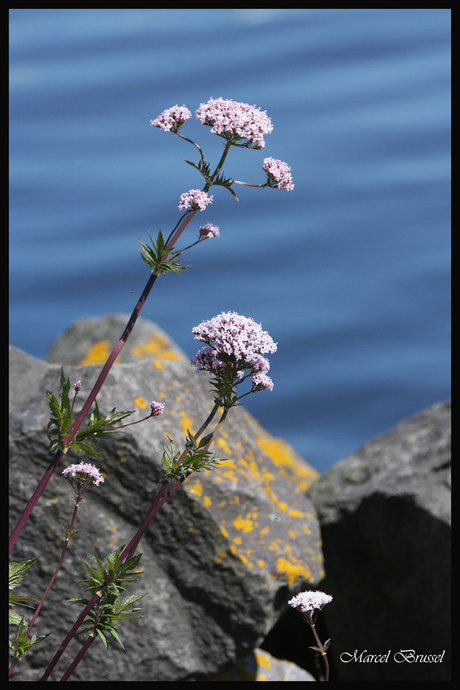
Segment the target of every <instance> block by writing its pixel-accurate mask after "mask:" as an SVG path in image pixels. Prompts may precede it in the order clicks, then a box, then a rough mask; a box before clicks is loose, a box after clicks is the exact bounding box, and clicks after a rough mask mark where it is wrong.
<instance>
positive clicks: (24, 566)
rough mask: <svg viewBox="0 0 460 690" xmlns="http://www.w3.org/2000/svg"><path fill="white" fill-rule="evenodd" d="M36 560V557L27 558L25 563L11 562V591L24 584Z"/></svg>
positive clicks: (9, 581) (9, 580)
mask: <svg viewBox="0 0 460 690" xmlns="http://www.w3.org/2000/svg"><path fill="white" fill-rule="evenodd" d="M36 560H37V558H36V556H35V557H34V558H27V559H26V560H24V561H10V563H9V579H8V586H9V589H14V588H15V587H17V586H18V585H19V584H20V582H22V580H23V579H24V576H25V575H26V573H27V571H28V570H29V568H31V566H32V564H33V563H34V561H36Z"/></svg>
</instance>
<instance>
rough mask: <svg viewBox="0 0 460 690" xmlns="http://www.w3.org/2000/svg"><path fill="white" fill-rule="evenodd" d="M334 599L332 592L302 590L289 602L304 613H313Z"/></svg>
mask: <svg viewBox="0 0 460 690" xmlns="http://www.w3.org/2000/svg"><path fill="white" fill-rule="evenodd" d="M331 601H332V597H331V595H330V594H325V593H324V592H313V591H307V592H300V594H298V595H297V596H296V597H292V599H290V600H289V601H288V604H289V605H290V606H292V607H293V608H295V609H298V610H299V611H301V612H302V613H309V612H311V613H313V611H321V609H322V608H323V607H324V606H326V604H329V603H330V602H331Z"/></svg>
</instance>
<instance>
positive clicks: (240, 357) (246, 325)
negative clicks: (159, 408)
mask: <svg viewBox="0 0 460 690" xmlns="http://www.w3.org/2000/svg"><path fill="white" fill-rule="evenodd" d="M192 332H193V333H194V335H195V338H196V339H197V340H200V341H201V342H203V343H206V347H203V348H202V349H201V350H200V351H199V352H198V353H197V354H196V355H195V357H194V358H193V359H192V364H194V365H195V367H196V369H195V371H201V370H205V371H211V372H213V373H214V374H216V375H219V373H221V372H222V370H226V371H229V370H230V372H231V374H232V379H233V380H234V381H240V380H241V379H242V378H243V372H244V371H245V370H246V369H249V370H250V373H251V374H254V376H253V379H252V382H253V388H252V392H255V391H256V390H265V389H270V390H271V389H272V388H273V382H272V380H271V379H270V377H269V376H266V373H267V371H268V369H269V368H270V363H269V361H268V359H266V358H265V357H263V356H262V355H263V354H265V353H266V352H276V349H277V348H276V343H274V342H273V340H272V338H271V337H270V336H269V334H268V333H267V331H263V330H262V327H261V326H260V325H259V324H257V323H255V322H254V321H253V320H252V319H248V318H246V317H245V316H240V315H239V314H236V313H234V312H227V313H225V312H223V313H222V314H220V315H219V316H215V317H214V318H213V319H210V320H209V321H203V323H201V324H200V325H199V326H196V327H195V328H193V329H192ZM213 343H214V344H213Z"/></svg>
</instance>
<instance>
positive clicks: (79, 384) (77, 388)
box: [73, 381, 81, 393]
mask: <svg viewBox="0 0 460 690" xmlns="http://www.w3.org/2000/svg"><path fill="white" fill-rule="evenodd" d="M73 388H74V391H75V393H79V392H80V390H81V381H76V382H75V385H74V387H73Z"/></svg>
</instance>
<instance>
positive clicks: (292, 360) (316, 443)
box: [10, 8, 450, 471]
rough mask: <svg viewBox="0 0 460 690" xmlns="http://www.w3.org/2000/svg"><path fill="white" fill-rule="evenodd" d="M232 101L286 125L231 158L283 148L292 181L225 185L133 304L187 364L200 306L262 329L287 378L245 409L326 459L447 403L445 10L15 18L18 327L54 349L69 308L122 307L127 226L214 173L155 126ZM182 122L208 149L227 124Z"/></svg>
mask: <svg viewBox="0 0 460 690" xmlns="http://www.w3.org/2000/svg"><path fill="white" fill-rule="evenodd" d="M219 96H222V97H223V98H232V99H234V100H238V101H244V102H247V103H250V104H256V105H257V106H258V107H260V108H262V109H263V110H266V111H267V114H268V115H269V116H270V117H271V119H272V122H273V124H274V131H273V133H272V134H270V135H268V136H267V137H266V147H265V149H263V150H262V151H249V150H244V149H232V151H231V152H230V155H229V158H228V159H227V162H226V164H225V167H224V171H225V173H226V174H227V175H228V176H231V177H233V178H234V179H238V180H245V181H248V182H254V183H261V182H264V181H265V177H264V174H263V171H262V167H261V166H262V162H263V159H264V158H265V157H266V156H272V157H274V158H281V159H282V160H285V161H286V162H288V164H289V165H290V166H291V168H292V173H293V178H294V183H295V189H294V191H292V192H286V191H279V190H273V189H267V188H265V189H253V188H249V187H241V186H239V187H237V188H236V191H237V193H238V196H239V199H240V201H239V203H238V202H236V201H235V200H234V199H233V197H232V196H231V195H230V194H229V193H228V191H227V190H225V189H223V188H216V187H215V188H213V190H212V192H211V193H213V194H214V203H213V204H212V206H209V207H208V209H207V210H206V211H205V212H203V213H202V214H199V216H196V217H195V218H194V219H193V221H192V223H191V225H190V226H189V228H188V229H187V231H186V233H185V235H184V240H185V242H186V243H187V244H189V243H190V242H192V241H193V240H194V239H195V235H196V233H197V227H198V225H199V224H203V223H206V222H211V223H214V224H215V225H217V226H219V228H220V233H221V236H220V238H219V239H214V240H210V241H208V242H205V243H203V244H201V245H200V246H198V247H196V248H194V249H193V250H191V252H190V253H189V258H190V260H191V264H192V265H191V269H190V270H189V271H187V272H186V273H185V274H183V275H181V276H179V277H178V276H174V275H170V276H167V277H166V278H162V279H161V280H159V281H158V282H157V284H156V286H155V288H154V291H153V292H152V294H151V297H150V298H149V301H148V302H147V304H146V306H145V308H144V310H143V312H142V316H144V317H147V318H150V319H153V320H154V321H156V322H157V323H158V324H159V325H160V326H161V327H162V328H164V329H165V330H166V331H167V332H168V333H169V334H170V335H171V336H172V337H173V338H174V339H175V340H176V342H177V343H178V344H179V345H180V346H181V347H182V348H183V349H184V350H185V351H186V352H187V353H188V354H189V355H190V356H192V355H193V354H194V353H195V351H196V349H197V346H198V343H197V342H196V341H194V340H193V337H192V334H191V328H192V327H193V326H195V325H197V324H198V323H200V322H201V321H202V320H204V319H208V318H210V317H212V316H214V315H216V314H218V313H220V312H221V311H227V310H231V311H237V312H238V313H241V314H244V315H245V316H251V317H253V318H254V319H255V320H256V321H258V322H261V323H262V325H263V328H264V329H266V330H268V332H269V333H270V335H271V336H272V337H273V338H274V340H275V341H277V342H278V352H277V353H276V354H274V355H271V356H270V361H271V370H270V374H271V376H272V378H273V380H274V383H275V387H274V390H273V391H272V392H264V393H259V394H257V395H253V396H249V397H248V398H245V405H246V407H247V408H248V409H249V410H250V411H251V412H252V413H253V414H254V415H255V416H256V417H257V418H258V419H259V420H260V422H261V423H262V424H263V425H264V426H265V427H266V428H267V429H268V430H269V431H270V432H272V433H273V434H275V435H277V436H281V437H283V438H285V439H286V440H288V441H289V442H290V443H291V444H292V445H293V446H294V448H296V449H297V450H298V451H299V452H300V453H301V454H302V455H303V456H304V457H305V458H306V459H307V460H308V461H309V462H310V463H311V464H313V465H314V466H315V467H316V468H317V469H319V470H320V471H323V470H324V469H325V468H327V467H329V466H330V465H332V464H333V463H335V462H336V461H337V460H339V459H340V458H342V457H344V456H346V455H347V454H349V453H351V452H353V451H354V450H356V449H357V448H358V447H359V446H360V445H362V444H363V443H365V442H366V441H367V440H368V439H369V438H370V437H372V436H373V435H375V434H378V433H382V432H384V431H386V430H388V429H389V428H390V427H391V426H393V425H394V424H396V423H398V422H399V421H400V420H401V419H403V418H405V417H407V416H410V415H412V414H414V413H416V412H417V411H419V410H421V409H423V408H424V407H427V406H429V405H431V404H432V403H434V402H436V401H438V400H443V399H446V398H447V397H449V396H450V10H449V9H398V8H396V9H391V8H390V9H298V10H296V9H286V10H283V9H272V10H270V9H261V10H257V9H248V10H244V9H235V10H233V9H211V10H205V9H181V10H172V9H158V10H154V9H13V10H10V342H11V343H12V344H14V345H16V346H18V347H20V348H22V349H23V350H26V351H27V352H29V353H30V354H32V355H34V356H36V357H44V356H45V354H46V351H47V349H48V348H49V346H50V345H51V343H52V342H53V340H54V339H55V337H56V336H57V335H58V334H59V333H60V332H61V331H62V330H64V329H65V328H66V327H67V326H68V325H69V324H70V323H71V322H72V321H74V320H75V319H77V318H79V317H82V316H84V315H98V314H100V315H102V314H106V313H112V312H127V313H130V312H131V310H132V309H133V307H134V305H135V302H136V300H137V297H138V296H139V295H140V292H141V291H142V289H143V287H144V284H145V282H146V280H147V278H148V271H149V269H148V268H147V266H145V264H143V262H142V261H141V259H140V256H139V253H138V251H137V246H138V244H137V238H138V237H140V238H141V239H143V240H144V241H147V231H150V233H151V234H152V235H154V234H156V233H157V230H158V228H162V229H163V231H164V232H165V233H169V231H170V229H171V228H172V227H173V226H174V225H175V223H176V222H177V220H178V219H179V217H180V213H181V212H180V211H179V209H178V203H179V196H180V194H182V192H184V191H188V190H189V189H191V188H196V187H202V178H201V176H200V175H199V174H198V173H197V172H196V171H195V170H193V168H191V167H190V166H188V165H186V164H185V163H184V162H183V161H182V158H188V159H193V160H197V157H196V154H195V149H194V148H193V147H192V146H190V144H187V143H186V142H183V141H181V140H179V138H178V137H175V136H171V135H168V134H166V133H165V132H162V131H161V130H159V129H157V128H153V127H150V126H149V121H150V119H152V118H155V117H156V116H157V115H159V114H160V112H162V110H164V109H165V108H167V107H170V106H172V105H175V104H176V103H177V104H179V105H183V104H185V105H187V106H188V107H189V109H190V110H191V111H192V112H194V111H195V110H196V108H197V107H198V106H199V104H200V103H202V102H206V101H207V100H208V99H209V98H210V97H219ZM183 132H184V134H185V135H186V136H188V137H189V138H191V139H194V140H195V141H197V142H198V143H199V144H200V145H201V147H202V148H203V150H204V154H205V157H206V159H207V160H210V161H212V163H213V164H216V163H217V161H218V158H219V157H220V155H221V151H222V140H221V139H220V138H219V137H216V136H214V135H212V134H211V133H210V130H209V128H207V127H203V126H202V125H200V123H199V122H198V120H196V118H195V117H194V118H193V119H192V120H189V121H188V122H187V124H186V125H185V127H184V129H183ZM195 221H197V222H195Z"/></svg>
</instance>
